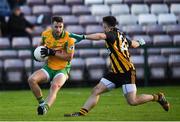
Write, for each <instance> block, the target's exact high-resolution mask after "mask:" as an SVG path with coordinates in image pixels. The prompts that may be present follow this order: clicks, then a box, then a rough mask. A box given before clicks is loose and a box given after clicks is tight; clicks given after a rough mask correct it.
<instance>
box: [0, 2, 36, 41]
mask: <svg viewBox="0 0 180 122" xmlns="http://www.w3.org/2000/svg"><path fill="white" fill-rule="evenodd" d="M25 3H26V0H1V5H0V36H2V37H4V36H6V37H9V38H10V39H12V38H13V37H15V36H16V37H18V36H27V37H31V34H32V33H33V30H34V25H33V24H31V23H30V22H28V21H27V20H26V19H25V17H24V14H23V12H22V11H21V9H20V6H21V5H24V4H25Z"/></svg>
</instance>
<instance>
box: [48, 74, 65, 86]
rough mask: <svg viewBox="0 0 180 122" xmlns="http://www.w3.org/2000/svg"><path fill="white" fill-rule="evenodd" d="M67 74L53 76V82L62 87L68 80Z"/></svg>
mask: <svg viewBox="0 0 180 122" xmlns="http://www.w3.org/2000/svg"><path fill="white" fill-rule="evenodd" d="M66 79H67V78H66V75H65V74H63V73H58V74H57V75H56V77H54V78H53V81H52V82H51V85H52V84H56V85H57V86H58V87H62V86H63V85H64V83H65V82H66Z"/></svg>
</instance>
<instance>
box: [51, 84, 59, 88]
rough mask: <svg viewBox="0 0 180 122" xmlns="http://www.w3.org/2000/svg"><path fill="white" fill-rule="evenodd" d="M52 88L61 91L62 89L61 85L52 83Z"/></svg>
mask: <svg viewBox="0 0 180 122" xmlns="http://www.w3.org/2000/svg"><path fill="white" fill-rule="evenodd" d="M51 88H52V89H60V88H61V85H59V84H58V83H52V84H51Z"/></svg>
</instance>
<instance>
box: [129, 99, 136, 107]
mask: <svg viewBox="0 0 180 122" xmlns="http://www.w3.org/2000/svg"><path fill="white" fill-rule="evenodd" d="M127 102H128V104H129V105H130V106H136V105H137V101H136V100H135V99H130V100H127Z"/></svg>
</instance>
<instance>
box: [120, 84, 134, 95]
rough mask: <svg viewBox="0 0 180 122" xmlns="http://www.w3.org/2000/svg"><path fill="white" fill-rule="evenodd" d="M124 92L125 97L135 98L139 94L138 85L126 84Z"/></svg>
mask: <svg viewBox="0 0 180 122" xmlns="http://www.w3.org/2000/svg"><path fill="white" fill-rule="evenodd" d="M122 90H123V94H124V95H130V96H134V95H136V92H137V88H136V84H124V85H122Z"/></svg>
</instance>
